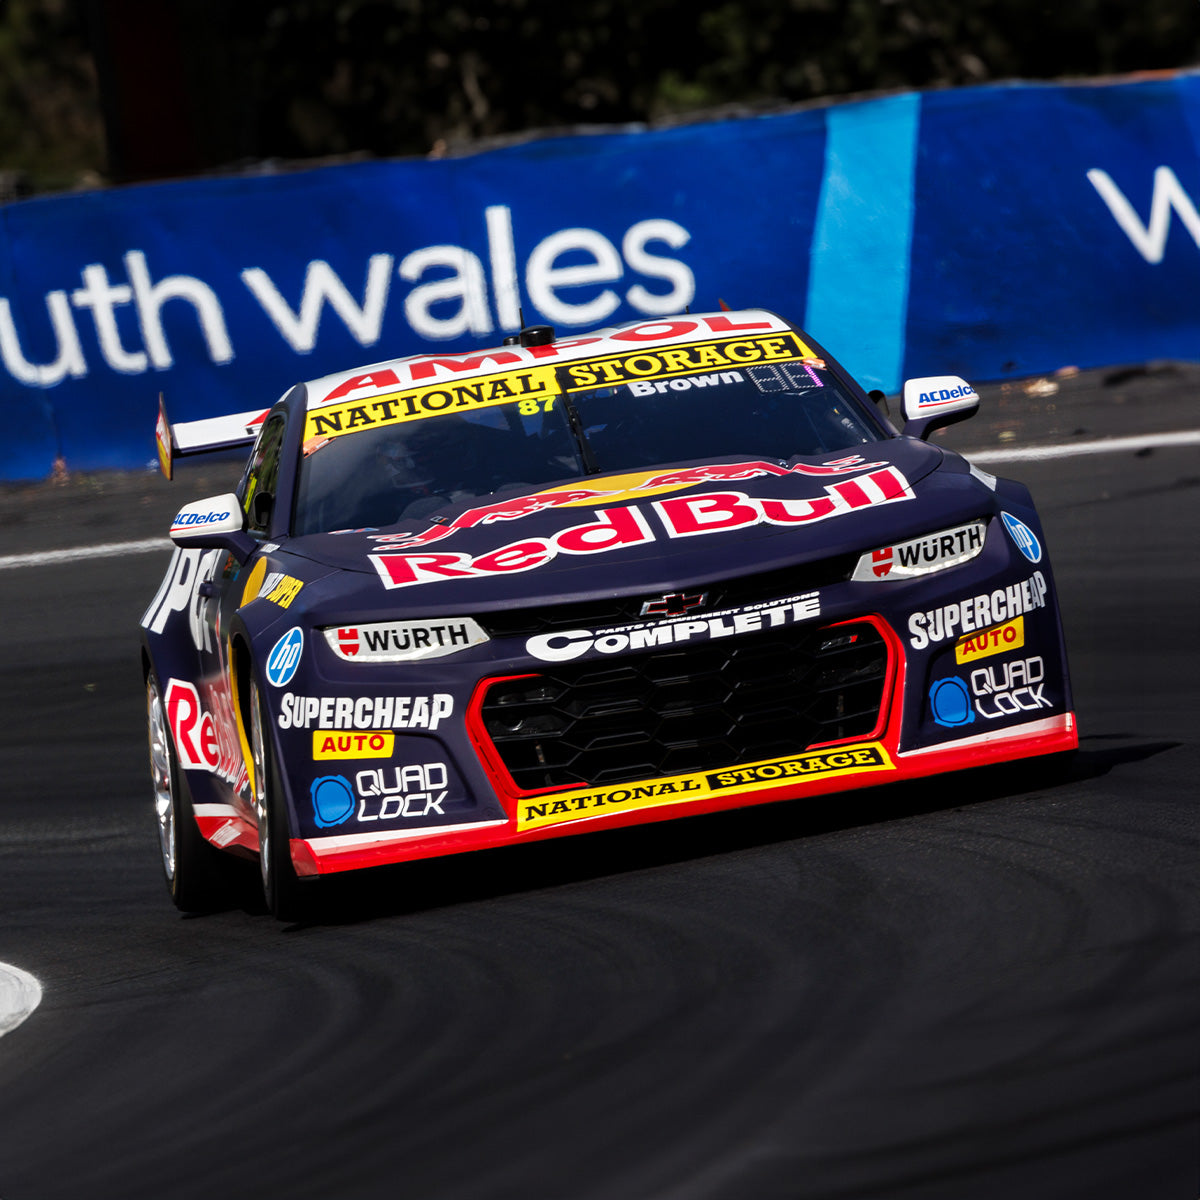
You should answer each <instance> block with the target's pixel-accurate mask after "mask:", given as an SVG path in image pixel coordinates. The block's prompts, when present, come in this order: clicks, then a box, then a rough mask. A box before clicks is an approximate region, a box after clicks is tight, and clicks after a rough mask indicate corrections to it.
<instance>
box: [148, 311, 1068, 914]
mask: <svg viewBox="0 0 1200 1200" xmlns="http://www.w3.org/2000/svg"><path fill="white" fill-rule="evenodd" d="M880 403H885V402H884V401H883V397H882V395H881V394H879V393H872V394H871V396H868V395H867V394H865V393H864V392H863V390H862V388H860V387H859V386H858V384H856V383H855V382H854V380H853V379H851V378H850V376H849V375H848V374H847V373H846V371H845V370H844V369H843V368H842V367H841V366H840V365H839V364H838V363H837V362H835V361H834V359H833V358H832V357H830V355H829V354H828V353H827V352H826V351H825V350H824V349H823V348H822V347H821V346H819V345H818V344H817V343H816V342H815V341H813V339H812V338H810V337H808V336H807V335H806V334H805V333H803V332H802V331H800V330H799V329H797V328H796V327H795V326H793V325H791V324H789V323H788V322H787V321H784V320H782V319H781V318H779V317H777V316H775V315H774V314H772V313H770V312H766V311H762V310H748V311H742V312H720V313H710V314H697V315H686V316H679V317H674V318H669V319H663V320H655V321H649V322H647V321H642V322H637V323H633V324H629V325H624V326H620V327H617V328H613V329H608V330H604V331H601V332H598V333H594V334H590V335H588V336H582V337H569V338H563V339H555V337H554V332H553V330H552V329H550V328H549V327H548V326H531V327H527V328H526V329H524V330H522V331H521V333H520V334H518V335H513V336H512V337H510V338H509V339H507V340H506V342H505V344H504V345H503V346H500V347H498V348H496V349H493V350H487V351H478V352H472V353H464V354H449V355H437V354H434V355H422V356H418V357H414V358H404V359H397V360H394V361H390V362H383V363H377V364H375V365H372V366H367V367H362V368H360V369H358V370H355V371H346V372H342V373H340V374H336V375H330V376H327V377H325V378H322V379H317V380H314V381H312V382H310V383H306V384H300V385H298V386H296V387H294V388H292V389H291V390H290V391H289V392H287V394H286V395H284V396H283V397H282V398H281V399H280V400H279V401H278V402H277V403H276V404H275V405H274V406H273V407H272V408H270V409H269V410H268V411H266V412H262V411H261V410H259V411H254V412H250V413H241V414H237V415H235V416H232V417H228V418H215V419H211V420H204V421H192V422H188V423H181V424H179V425H177V426H175V427H172V426H171V425H170V423H169V422H168V420H167V417H166V413H165V410H164V409H162V408H161V407H160V413H159V424H158V430H157V438H158V443H159V452H160V456H161V458H162V462H163V467H164V471H165V472H166V474H167V475H168V477H170V475H171V473H172V469H173V466H172V464H173V462H174V460H175V458H176V457H177V456H180V455H186V454H190V453H202V452H205V451H211V450H217V449H227V448H228V447H230V446H236V445H239V444H244V445H249V444H251V443H252V444H253V449H252V450H251V452H250V457H249V461H248V463H247V466H246V469H245V472H244V474H243V476H242V480H241V483H240V485H239V487H238V489H237V491H236V492H235V493H230V494H227V495H222V496H216V497H213V498H211V499H207V500H201V501H198V502H196V503H191V504H187V505H185V506H184V507H183V508H182V509H181V510H180V512H179V514H178V516H177V517H176V518H175V521H174V524H173V525H172V528H171V537H172V539H173V540H174V542H175V545H176V549H175V551H174V555H173V557H172V559H171V562H170V565H169V567H168V570H167V573H166V576H165V578H164V579H163V582H162V585H161V586H160V587H159V589H158V592H157V594H156V595H155V596H154V598H153V600H152V601H151V603H150V606H149V608H148V609H147V610H146V613H145V615H144V617H143V618H142V622H141V631H142V664H143V670H144V674H145V680H146V694H147V704H148V712H149V733H150V758H151V768H152V776H153V786H154V801H155V808H156V812H157V817H158V831H159V836H160V840H161V848H162V860H163V866H164V868H165V872H166V877H167V882H168V885H169V888H170V892H171V895H172V897H173V898H174V900H175V902H176V904H178V905H179V906H180V907H181V908H183V909H187V910H190V909H200V908H205V907H210V906H212V905H214V904H217V903H220V901H221V895H222V889H223V888H224V887H226V886H227V875H226V872H225V869H224V868H225V866H226V865H227V863H228V859H227V856H228V855H229V854H234V855H240V856H242V857H248V858H254V857H257V858H258V860H259V863H260V867H261V874H262V882H263V886H264V890H265V893H266V897H267V903H268V905H269V907H270V908H271V910H272V911H273V912H274V913H275V914H276V915H277V916H280V917H282V918H288V917H291V916H293V915H295V914H296V913H297V912H298V911H299V910H300V909H302V908H306V907H308V901H309V900H310V899H311V895H312V889H311V887H310V885H309V881H311V880H314V879H316V878H318V877H320V876H322V875H325V874H327V873H329V872H336V871H346V870H351V869H357V868H363V867H371V866H376V865H381V864H387V863H396V862H400V861H403V860H407V859H417V858H424V857H429V856H434V855H445V854H451V853H457V852H460V851H466V850H476V849H480V848H483V847H494V846H502V845H509V844H515V843H521V842H527V841H530V840H534V839H540V838H549V837H556V836H561V835H565V834H572V833H582V832H585V831H588V830H598V829H604V828H611V827H614V826H618V825H628V824H632V823H636V822H642V821H659V820H665V819H668V818H671V817H682V816H687V815H691V814H697V813H708V812H713V811H716V810H720V809H728V808H734V807H737V806H741V805H749V804H760V803H765V802H768V801H773V800H783V799H788V798H792V797H797V796H803V795H815V794H819V793H826V792H834V791H838V790H842V789H846V788H857V787H861V786H864V785H868V784H879V783H888V782H892V781H894V780H903V779H912V778H916V777H920V776H927V775H931V774H934V773H938V772H944V771H948V770H953V769H957V768H963V767H973V766H977V765H980V764H985V763H995V762H1002V761H1005V760H1011V759H1016V758H1024V757H1026V756H1029V755H1037V754H1048V753H1051V752H1056V751H1062V750H1068V749H1071V748H1074V747H1075V746H1076V744H1077V734H1076V727H1075V719H1074V714H1073V711H1072V703H1071V694H1070V685H1069V682H1068V677H1067V666H1066V661H1065V657H1064V649H1063V639H1062V631H1061V626H1060V622H1059V615H1058V605H1057V600H1056V596H1055V588H1054V578H1053V575H1052V573H1051V570H1050V564H1049V562H1048V560H1047V556H1046V551H1045V546H1044V539H1043V535H1042V531H1041V527H1040V524H1039V521H1038V517H1037V514H1036V512H1035V511H1034V507H1033V503H1032V501H1031V499H1030V496H1029V493H1028V491H1027V490H1026V488H1025V487H1023V486H1022V485H1020V484H1018V483H1014V482H1011V481H1008V480H1003V479H997V478H995V477H993V476H991V475H988V474H986V473H985V472H983V471H980V470H978V469H976V468H975V467H973V466H971V465H970V464H969V463H967V462H966V461H965V460H964V459H963V458H961V457H959V456H958V455H957V454H954V453H952V452H950V451H949V450H946V449H942V448H939V447H938V446H935V445H932V444H930V443H929V442H928V441H926V440H925V438H926V436H927V435H928V434H929V432H930V431H931V430H933V429H935V428H937V427H939V426H942V425H947V424H950V423H952V422H955V421H958V420H961V419H963V418H965V417H968V416H970V415H971V414H972V413H973V412H974V411H975V410H976V409H977V407H978V403H979V397H978V395H977V394H976V393H975V392H974V390H973V389H972V388H971V387H970V386H969V385H968V384H966V383H965V382H964V381H963V380H961V379H959V378H957V377H955V376H938V377H933V378H924V379H913V380H909V381H908V382H907V383H906V384H905V386H904V392H903V397H902V409H903V416H904V425H903V430H902V431H897V429H896V428H895V426H893V425H892V423H891V422H890V420H889V419H888V417H887V416H886V415H885V413H884V412H883V411H881V409H880V407H879V405H880Z"/></svg>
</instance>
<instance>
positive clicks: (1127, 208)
mask: <svg viewBox="0 0 1200 1200" xmlns="http://www.w3.org/2000/svg"><path fill="white" fill-rule="evenodd" d="M1087 177H1088V182H1089V183H1091V185H1092V187H1094V188H1095V189H1096V191H1098V192H1099V193H1100V199H1101V200H1103V201H1104V203H1105V204H1107V205H1108V211H1109V212H1110V213H1112V215H1113V218H1114V219H1115V220H1116V222H1117V224H1118V225H1120V227H1121V228H1122V230H1124V232H1125V236H1126V237H1128V238H1129V240H1130V241H1131V242H1132V243H1133V245H1134V249H1136V250H1137V252H1138V253H1139V254H1140V255H1141V256H1142V257H1143V258H1144V259H1145V260H1146V261H1147V262H1148V263H1160V262H1162V260H1163V254H1165V253H1166V249H1167V234H1168V233H1169V232H1170V228H1171V209H1172V208H1173V209H1174V210H1175V211H1176V212H1177V213H1178V214H1179V219H1180V220H1181V221H1182V222H1183V224H1184V226H1185V227H1186V229H1187V231H1188V233H1190V234H1191V235H1192V240H1193V241H1194V242H1195V243H1196V245H1197V246H1200V213H1197V212H1196V206H1195V205H1194V204H1193V203H1192V199H1191V197H1190V196H1189V195H1188V194H1187V192H1185V191H1184V190H1183V186H1182V185H1181V184H1180V182H1179V180H1178V179H1176V178H1175V172H1174V171H1172V170H1171V168H1170V167H1158V168H1157V169H1156V170H1155V172H1154V196H1153V198H1152V199H1151V201H1150V221H1149V223H1148V224H1146V225H1143V224H1142V219H1141V217H1139V216H1138V215H1137V213H1136V212H1135V211H1134V208H1133V205H1132V204H1130V203H1129V201H1128V200H1126V199H1125V195H1124V193H1123V192H1122V191H1121V189H1120V188H1119V187H1117V185H1116V184H1115V183H1113V181H1112V180H1111V179H1110V178H1109V176H1108V175H1107V173H1106V172H1104V171H1101V170H1099V169H1097V168H1095V167H1093V168H1092V170H1090V171H1089V172H1088V173H1087Z"/></svg>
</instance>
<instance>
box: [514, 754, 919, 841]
mask: <svg viewBox="0 0 1200 1200" xmlns="http://www.w3.org/2000/svg"><path fill="white" fill-rule="evenodd" d="M895 768H896V764H895V763H894V762H892V760H891V758H890V757H889V756H888V752H887V751H886V750H885V749H884V747H883V746H882V745H881V744H880V743H879V742H858V743H855V744H853V745H849V746H839V747H837V748H836V749H833V750H818V751H814V752H812V753H809V754H794V755H790V756H788V757H787V758H772V759H766V760H764V761H762V762H755V763H746V764H744V765H742V766H737V767H730V768H729V769H727V770H723V771H701V772H694V773H692V774H688V775H674V776H671V777H669V778H664V779H648V780H645V781H644V782H642V783H637V784H629V785H627V786H624V787H615V788H602V789H594V788H577V789H575V790H573V791H570V792H557V793H555V794H554V795H552V796H538V797H536V798H531V799H526V800H522V801H521V802H520V806H519V808H518V811H517V829H518V830H519V831H524V830H526V829H540V828H542V827H543V826H545V825H557V824H560V823H561V822H563V821H578V820H582V819H584V818H587V817H600V816H605V815H606V814H608V813H610V812H614V811H619V812H629V811H631V810H633V809H640V808H656V807H658V806H660V805H666V804H686V803H688V802H689V801H693V800H704V799H707V798H708V797H711V796H719V795H722V794H727V793H731V792H733V791H735V790H736V791H737V792H761V791H766V790H768V789H770V788H779V787H787V786H789V785H792V784H803V783H810V782H813V781H815V780H818V779H833V778H837V777H839V776H844V775H860V774H867V773H871V772H875V771H893V770H895Z"/></svg>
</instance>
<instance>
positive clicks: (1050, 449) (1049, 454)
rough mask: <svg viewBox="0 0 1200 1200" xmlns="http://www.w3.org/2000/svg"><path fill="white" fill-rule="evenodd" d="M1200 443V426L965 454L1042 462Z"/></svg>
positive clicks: (978, 458)
mask: <svg viewBox="0 0 1200 1200" xmlns="http://www.w3.org/2000/svg"><path fill="white" fill-rule="evenodd" d="M1195 445H1200V429H1183V430H1180V431H1179V432H1177V433H1147V434H1144V435H1142V436H1141V437H1123V438H1101V439H1100V440H1099V441H1095V442H1068V443H1064V444H1060V445H1057V446H1014V447H1013V448H1012V449H1011V450H971V451H967V452H966V453H965V454H964V455H963V457H964V458H968V459H970V460H971V462H975V463H988V462H1040V461H1042V460H1043V459H1048V458H1070V457H1072V456H1073V455H1075V454H1110V453H1111V454H1115V453H1117V452H1119V451H1123V450H1155V449H1158V448H1159V447H1166V446H1195Z"/></svg>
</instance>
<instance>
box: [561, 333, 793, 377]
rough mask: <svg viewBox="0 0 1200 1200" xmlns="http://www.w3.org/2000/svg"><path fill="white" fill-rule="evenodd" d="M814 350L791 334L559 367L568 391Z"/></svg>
mask: <svg viewBox="0 0 1200 1200" xmlns="http://www.w3.org/2000/svg"><path fill="white" fill-rule="evenodd" d="M812 356H813V352H812V351H811V350H810V349H809V348H808V347H807V346H806V345H805V344H804V343H803V342H802V341H801V340H800V339H799V338H798V337H797V336H796V335H795V334H794V333H776V334H771V335H770V336H766V337H748V338H735V339H728V338H727V339H725V340H724V341H719V342H697V343H695V344H694V345H684V346H668V347H667V348H666V349H663V350H651V349H646V350H636V351H633V352H631V353H629V354H619V355H612V356H610V357H608V358H590V359H588V360H587V361H586V362H580V363H568V364H567V365H566V366H565V367H562V368H560V370H561V372H562V378H563V380H564V385H565V387H566V388H567V390H568V391H574V390H577V389H580V388H594V387H610V386H612V385H613V384H617V383H629V382H630V381H632V380H635V379H648V378H651V377H653V378H655V379H663V378H667V377H668V376H673V375H687V374H689V373H691V372H695V371H720V370H736V369H737V368H738V367H749V366H753V365H754V364H755V363H771V362H789V361H792V360H794V359H797V358H811V357H812Z"/></svg>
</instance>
